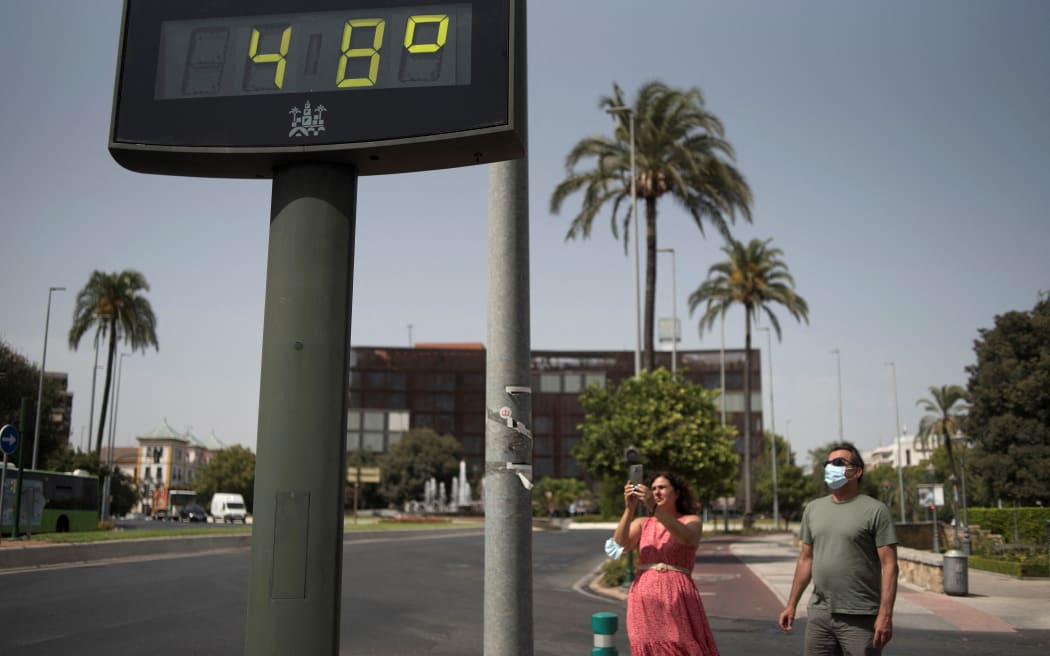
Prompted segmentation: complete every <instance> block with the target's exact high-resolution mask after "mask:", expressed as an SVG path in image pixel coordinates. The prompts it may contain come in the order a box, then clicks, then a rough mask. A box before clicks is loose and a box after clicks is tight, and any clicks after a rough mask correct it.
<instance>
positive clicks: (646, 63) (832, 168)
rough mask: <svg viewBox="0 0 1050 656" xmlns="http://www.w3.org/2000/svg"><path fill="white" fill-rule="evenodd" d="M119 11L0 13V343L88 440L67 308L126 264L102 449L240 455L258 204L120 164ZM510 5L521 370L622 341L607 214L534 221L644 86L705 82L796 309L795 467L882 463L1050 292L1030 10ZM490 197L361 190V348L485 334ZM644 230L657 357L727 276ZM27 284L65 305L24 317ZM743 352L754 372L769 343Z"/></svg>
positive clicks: (263, 193) (1041, 32) (247, 420)
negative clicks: (927, 404) (126, 328)
mask: <svg viewBox="0 0 1050 656" xmlns="http://www.w3.org/2000/svg"><path fill="white" fill-rule="evenodd" d="M121 6H122V3H121V2H120V1H119V0H92V2H83V1H82V0H6V1H5V2H4V3H3V5H2V7H0V19H2V20H0V60H2V61H4V62H5V66H4V82H3V95H4V97H5V98H6V99H7V100H6V102H5V104H6V106H7V107H8V108H9V111H8V120H7V121H6V124H7V128H6V129H4V130H2V131H0V173H2V175H0V198H2V199H3V201H4V209H3V211H2V212H0V339H3V340H5V341H6V342H8V343H9V344H10V345H11V346H12V347H13V348H15V349H16V350H18V351H19V352H21V353H22V354H23V355H25V356H26V357H27V358H29V359H30V360H31V361H34V362H36V363H37V364H39V362H40V359H41V356H42V354H43V348H44V332H45V324H47V325H46V328H47V331H48V334H49V337H48V348H47V361H46V368H47V370H48V371H64V372H67V373H68V374H69V384H70V388H71V390H72V391H73V393H74V395H75V398H74V408H73V417H72V426H73V435H72V437H71V440H72V442H73V444H74V445H76V446H82V445H86V444H87V443H88V440H87V435H88V434H89V433H90V431H89V430H88V429H87V426H88V423H89V414H90V398H91V388H92V368H93V365H94V350H93V348H92V343H91V339H90V338H89V337H86V338H84V340H83V341H82V342H81V344H80V347H79V348H78V349H77V350H76V351H73V350H70V348H69V347H68V344H67V335H68V333H69V329H70V325H71V321H72V314H73V306H74V299H75V296H76V293H77V291H79V290H80V289H81V288H82V287H83V286H84V284H85V283H86V282H87V280H88V278H89V277H90V275H91V273H92V271H94V270H102V271H107V272H114V271H120V270H124V269H136V270H138V271H140V272H142V273H143V274H144V275H145V277H146V279H147V280H148V281H149V284H150V291H149V292H148V293H147V298H148V299H149V301H150V303H151V305H152V307H153V310H154V312H155V313H156V316H157V336H158V342H159V346H160V349H159V351H154V350H153V349H150V350H149V351H147V352H146V353H144V354H143V353H141V352H135V353H133V354H131V355H128V356H126V357H124V359H123V367H122V385H121V391H120V400H119V410H118V417H117V429H116V438H115V442H116V444H117V445H118V446H120V445H134V444H136V443H135V441H134V438H135V436H137V435H141V434H144V433H147V432H149V431H150V430H152V429H153V428H154V427H155V426H157V425H158V424H159V423H160V422H162V421H165V420H166V421H167V422H168V423H170V424H171V425H172V426H173V427H175V428H176V429H177V430H180V431H184V430H191V431H192V432H193V433H194V434H195V435H197V436H199V437H203V436H207V435H209V434H211V433H214V434H215V435H216V436H218V437H219V439H221V440H223V441H224V442H226V443H227V444H242V445H244V446H247V447H249V448H251V449H253V450H254V448H255V441H256V437H255V436H256V429H257V423H258V395H259V371H260V365H261V344H262V320H263V300H264V294H265V286H266V257H267V246H268V230H269V212H270V208H269V203H270V183H269V181H267V180H248V181H246V180H213V179H201V178H182V177H171V176H150V175H144V174H139V173H133V172H130V171H127V170H124V169H122V168H121V167H120V166H119V165H118V164H116V163H115V162H114V160H113V159H112V158H111V157H110V155H109V153H108V151H107V148H106V145H107V138H108V131H109V121H110V112H111V105H112V99H113V79H114V71H115V64H116V55H117V45H118V39H119V31H120V19H121V16H120V14H121ZM654 10H655V11H654ZM528 11H529V15H528V44H529V52H528V68H529V71H528V102H529V110H528V111H529V138H530V144H529V154H528V158H529V160H528V161H529V208H530V209H529V213H530V228H529V230H530V245H529V248H530V256H531V267H530V268H531V271H530V294H531V318H532V325H531V343H532V347H533V348H534V349H574V350H587V349H593V350H612V349H621V350H633V348H634V343H635V335H634V319H633V318H632V313H633V312H634V282H633V260H632V259H631V258H630V257H628V256H625V254H624V249H623V245H622V243H620V242H617V241H616V240H615V239H614V238H613V236H612V234H611V231H610V230H609V228H608V226H609V213H608V211H606V212H604V213H603V214H601V215H600V216H599V218H598V219H596V223H595V229H594V232H593V234H592V236H591V238H590V239H589V240H586V241H568V242H567V241H565V234H566V232H567V230H568V226H569V222H570V221H571V218H572V217H573V216H574V215H575V213H576V212H577V211H578V209H579V203H580V198H579V196H575V197H570V198H569V199H568V201H567V202H566V203H565V204H564V206H563V208H562V211H561V213H560V214H558V215H553V214H551V212H550V211H549V199H550V194H551V191H552V190H553V189H554V187H555V185H556V184H557V183H558V182H559V181H560V180H562V179H563V178H564V176H565V175H566V169H565V156H566V154H567V153H568V151H569V149H570V148H571V147H572V145H573V144H575V143H576V142H577V141H578V140H579V139H581V138H583V137H585V136H590V135H600V134H605V135H611V134H612V130H613V123H612V120H611V119H610V117H609V116H607V115H605V114H604V113H603V112H602V110H601V109H600V108H599V99H600V98H601V97H602V96H603V95H608V94H610V93H611V91H612V85H613V83H617V84H619V85H620V86H621V87H622V88H623V89H624V90H625V91H626V92H627V95H628V98H630V99H633V97H634V94H635V92H636V90H637V89H638V88H639V86H641V85H642V84H643V83H645V82H647V81H649V80H653V79H659V80H661V81H663V82H664V83H666V84H668V85H671V86H674V87H678V88H682V89H689V88H698V89H700V90H701V92H702V93H703V96H704V98H705V102H706V107H707V109H708V110H709V111H710V112H712V113H714V114H715V115H716V116H718V117H719V118H720V119H721V120H722V121H723V123H724V124H725V127H726V137H727V138H728V140H729V141H730V142H731V143H732V144H733V146H734V148H735V150H736V165H737V166H738V168H739V169H740V170H741V171H742V173H743V174H744V176H745V177H746V179H747V181H748V183H749V184H750V186H751V189H752V191H753V194H754V206H753V216H754V220H753V223H751V224H747V223H744V222H737V224H736V225H735V226H734V227H733V234H734V237H735V238H736V239H739V240H743V241H747V240H750V239H753V238H758V239H772V240H773V241H772V245H773V246H775V247H778V248H780V249H782V250H783V252H784V256H783V259H784V261H785V263H786V264H787V266H788V268H789V269H790V271H791V273H792V274H793V275H794V277H795V282H796V291H797V292H798V293H799V294H800V295H801V296H802V297H803V298H805V299H806V301H807V302H808V303H809V307H810V315H809V322H808V323H803V324H798V323H796V322H795V320H794V319H792V318H791V316H790V315H788V314H787V313H786V312H783V311H781V312H779V313H778V314H779V317H780V320H781V323H782V326H783V335H782V340H781V341H779V342H778V341H776V340H775V339H774V340H773V341H772V345H771V346H772V364H773V370H772V378H773V383H774V384H773V386H772V391H773V399H772V404H773V413H771V414H773V417H772V418H773V419H774V420H775V428H776V430H777V432H778V433H780V434H782V435H785V436H786V437H787V439H788V440H789V441H790V442H791V445H792V448H793V449H794V451H795V452H796V454H798V459H799V461H800V462H802V461H808V458H807V456H806V453H807V451H808V450H809V449H812V448H814V447H816V446H818V445H822V444H826V443H827V442H829V441H832V440H834V439H836V438H837V437H838V433H839V410H840V407H841V414H842V427H843V432H844V436H845V437H846V439H849V440H852V441H853V442H855V443H856V444H857V445H858V446H859V447H860V448H862V449H870V448H873V447H875V446H879V445H880V444H889V443H890V441H891V440H892V438H893V435H894V432H895V414H896V412H897V411H898V410H899V414H900V423H901V424H903V425H904V426H905V427H906V432H908V433H912V432H914V430H915V428H916V427H917V425H918V423H919V420H920V418H921V410H920V408H919V407H918V406H917V405H916V401H917V400H919V399H920V398H923V397H928V396H929V391H928V390H929V387H930V386H931V385H938V386H940V385H945V384H960V385H965V384H966V382H967V379H968V375H967V373H966V371H965V368H966V367H967V366H968V365H972V364H973V363H974V361H975V356H974V352H973V344H974V340H975V339H977V338H978V337H979V331H980V330H981V329H983V328H990V327H992V326H993V325H994V321H995V316H996V315H997V314H1001V313H1004V312H1010V311H1015V310H1022V311H1023V310H1030V309H1031V308H1032V307H1033V306H1034V305H1035V303H1036V301H1037V300H1038V298H1039V293H1040V291H1046V290H1050V257H1047V250H1048V246H1050V221H1048V217H1047V209H1048V208H1050V185H1048V184H1047V179H1048V177H1047V176H1048V171H1050V121H1048V120H1047V117H1050V47H1048V46H1047V45H1046V34H1048V33H1050V3H1046V2H1043V1H1042V0H1031V1H1023V0H1007V1H1004V2H996V3H992V2H986V1H978V0H951V1H949V0H919V1H916V0H886V1H884V2H879V3H872V2H841V1H837V0H823V1H821V0H805V1H798V2H790V3H788V2H765V1H757V0H735V1H734V2H732V3H729V2H720V3H712V2H700V1H697V0H663V1H662V2H660V3H652V2H649V3H639V2H628V1H626V0H573V1H572V2H555V1H554V0H533V2H531V3H530V4H529V7H528ZM487 179H488V171H487V167H486V166H476V167H468V168H459V169H452V170H444V171H430V172H422V173H411V174H400V175H388V176H369V177H362V178H361V180H360V182H359V187H358V205H357V227H356V231H357V232H356V252H355V258H354V260H355V261H354V295H353V308H352V312H353V316H352V324H351V343H352V344H353V345H354V346H408V345H409V341H410V339H411V340H412V341H413V342H458V341H462V342H484V341H485V336H486V293H487V292H486V285H487V191H488V190H487ZM658 212H659V219H658V220H659V234H658V241H659V245H660V247H663V248H667V247H670V248H674V249H675V264H676V266H675V270H674V271H673V272H672V269H671V261H670V258H668V257H667V256H666V255H663V256H661V258H660V261H659V263H658V280H657V287H658V289H657V299H656V314H657V316H658V317H670V316H671V313H672V300H673V299H672V293H671V282H672V277H673V278H674V281H675V287H676V291H677V299H674V300H676V305H677V308H678V313H679V317H680V319H681V321H682V325H683V336H682V340H681V342H680V344H679V348H680V349H683V350H684V349H708V348H710V349H717V348H718V347H719V345H720V343H721V336H720V334H719V331H718V328H717V326H716V328H715V331H714V332H706V333H703V334H701V333H700V331H699V329H698V326H697V320H698V319H699V314H696V315H693V316H691V315H689V312H688V303H687V299H688V297H689V294H690V293H691V292H692V291H693V290H694V289H696V288H697V287H698V286H699V285H700V284H701V283H702V282H703V280H704V279H705V277H706V275H707V271H708V268H709V267H710V266H711V265H712V264H714V263H715V262H718V261H719V260H721V259H723V258H724V254H723V253H722V251H721V250H720V249H721V247H722V245H723V242H722V239H721V237H720V236H719V235H718V234H717V232H716V231H713V230H710V229H708V230H706V231H705V232H706V236H705V235H704V234H701V233H700V231H699V230H698V229H697V227H696V225H695V224H694V223H693V221H692V218H691V217H690V216H689V215H688V214H687V213H685V212H684V211H683V210H681V209H680V208H678V207H677V206H675V205H674V204H673V203H672V202H670V201H667V200H664V201H662V202H661V203H660V204H659V206H658ZM49 287H65V288H66V291H56V292H54V293H53V294H52V295H51V313H50V321H49V322H47V321H46V320H45V317H46V315H47V307H48V288H49ZM725 332H726V334H725V344H726V347H727V348H742V347H743V345H744V334H743V332H744V322H743V313H742V311H741V310H737V311H736V312H735V313H732V314H730V315H729V316H728V318H727V320H726V329H725ZM755 346H756V347H760V348H761V350H762V357H763V360H762V362H763V377H767V376H768V375H769V359H768V354H769V344H767V337H766V334H765V333H757V334H756V335H755ZM833 349H837V350H838V353H839V355H838V356H837V357H836V356H835V355H833V354H832V353H831V351H832V350H833ZM121 350H122V351H127V350H128V349H126V348H125V349H121ZM889 362H892V363H894V365H893V366H892V367H891V366H889V365H888V364H887V363H889ZM838 365H840V366H841V375H840V374H839V367H838ZM894 371H895V372H896V398H895V394H894V391H895V390H894V380H893V375H894ZM100 373H101V372H100ZM102 379H103V377H102V376H101V375H100V376H99V377H98V388H99V393H100V392H101V387H102ZM839 390H841V399H842V401H841V406H840V404H839ZM769 403H770V398H769V390H768V386H767V390H766V392H765V398H764V399H763V405H764V406H765V405H767V404H769ZM99 404H100V401H97V402H96V407H95V415H96V420H97V413H98V405H99Z"/></svg>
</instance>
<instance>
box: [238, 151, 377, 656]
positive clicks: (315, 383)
mask: <svg viewBox="0 0 1050 656" xmlns="http://www.w3.org/2000/svg"><path fill="white" fill-rule="evenodd" d="M272 189H273V191H272V197H271V207H270V242H269V243H270V246H269V254H268V256H267V258H268V262H267V271H266V304H265V310H264V314H263V343H262V369H261V373H260V378H259V427H258V441H257V445H258V446H257V448H258V454H257V457H256V463H255V508H254V514H253V517H254V522H255V523H254V525H253V527H252V552H251V570H250V574H249V580H248V620H247V625H246V639H245V654H247V656H277V655H283V654H292V653H295V654H313V655H317V656H320V655H322V654H328V655H331V656H335V655H336V654H338V653H339V620H340V616H341V613H340V605H341V599H342V592H341V585H342V579H343V489H344V486H345V484H346V423H347V418H346V412H347V404H348V402H349V383H350V312H351V299H352V295H353V272H354V227H355V205H356V197H357V172H356V170H355V169H354V168H353V167H352V166H349V165H337V164H298V165H290V166H283V167H278V168H277V169H275V170H274V177H273V187H272Z"/></svg>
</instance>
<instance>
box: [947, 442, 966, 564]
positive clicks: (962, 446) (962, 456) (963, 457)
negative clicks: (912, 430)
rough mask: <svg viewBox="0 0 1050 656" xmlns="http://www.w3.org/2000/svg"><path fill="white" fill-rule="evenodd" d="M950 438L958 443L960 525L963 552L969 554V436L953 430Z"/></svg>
mask: <svg viewBox="0 0 1050 656" xmlns="http://www.w3.org/2000/svg"><path fill="white" fill-rule="evenodd" d="M951 440H952V441H953V442H955V443H957V444H958V445H959V458H960V459H961V460H962V507H963V516H962V525H963V541H962V547H963V553H965V554H966V555H967V556H969V555H970V518H969V517H967V513H966V449H967V448H968V447H969V446H970V438H968V437H966V436H965V435H963V433H962V431H955V437H953V438H951Z"/></svg>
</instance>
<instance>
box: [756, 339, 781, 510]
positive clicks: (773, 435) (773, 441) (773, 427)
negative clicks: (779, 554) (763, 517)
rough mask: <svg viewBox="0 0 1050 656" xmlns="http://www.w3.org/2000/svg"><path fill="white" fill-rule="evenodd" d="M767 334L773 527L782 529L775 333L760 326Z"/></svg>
mask: <svg viewBox="0 0 1050 656" xmlns="http://www.w3.org/2000/svg"><path fill="white" fill-rule="evenodd" d="M758 329H759V330H764V331H765V333H766V345H767V346H768V348H769V432H770V440H769V442H770V446H771V448H772V456H773V472H772V473H773V526H774V527H775V528H780V503H779V499H778V498H777V416H776V413H775V412H774V410H773V331H772V330H770V329H769V327H768V326H759V327H758Z"/></svg>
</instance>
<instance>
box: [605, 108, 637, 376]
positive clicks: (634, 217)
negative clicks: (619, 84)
mask: <svg viewBox="0 0 1050 656" xmlns="http://www.w3.org/2000/svg"><path fill="white" fill-rule="evenodd" d="M605 111H606V113H608V114H613V115H615V114H626V115H627V119H628V126H629V127H628V130H629V135H630V140H631V222H632V223H633V224H634V375H635V376H638V374H640V373H641V371H642V319H641V307H642V302H641V289H640V284H639V281H638V186H637V182H636V180H637V178H638V176H637V175H636V174H635V168H634V110H633V109H631V108H630V107H627V106H626V105H621V106H619V107H608V108H606V110H605Z"/></svg>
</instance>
